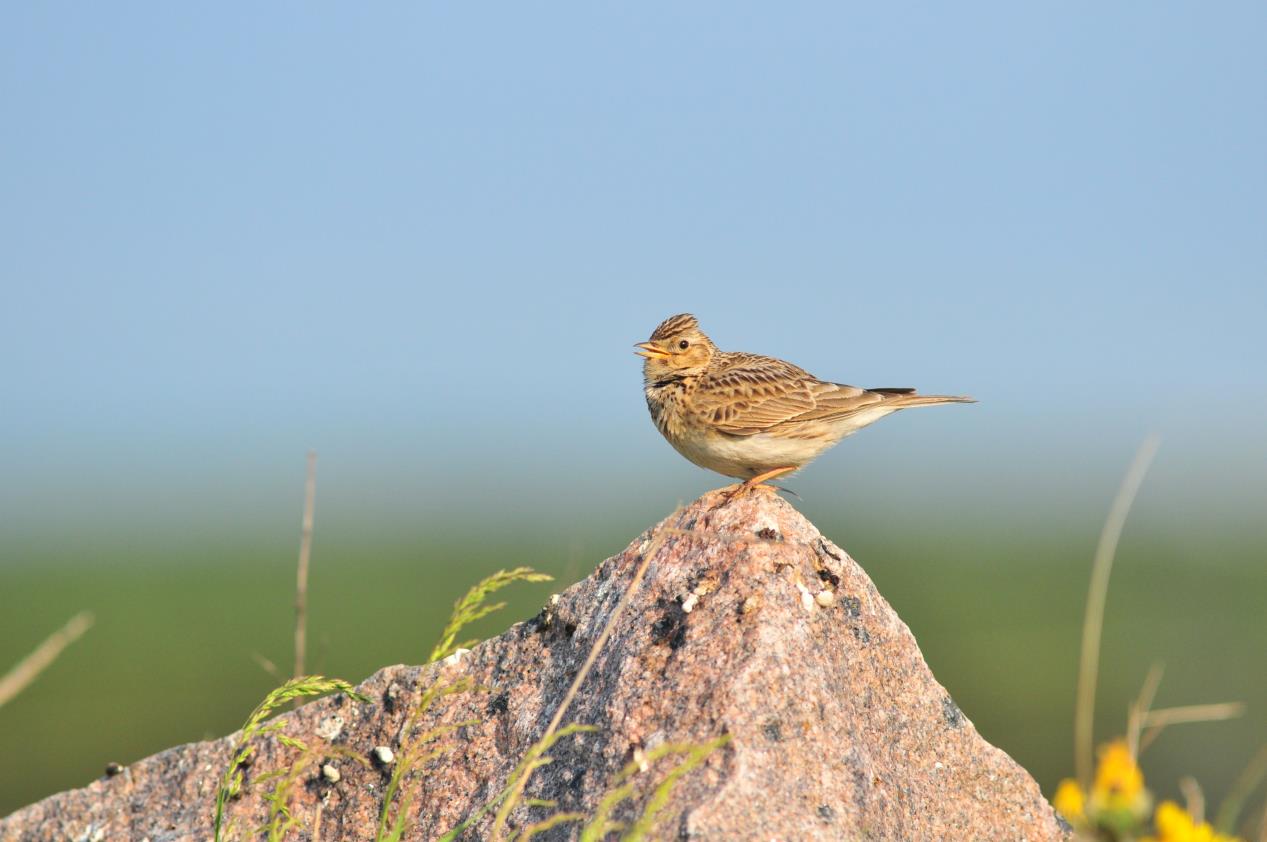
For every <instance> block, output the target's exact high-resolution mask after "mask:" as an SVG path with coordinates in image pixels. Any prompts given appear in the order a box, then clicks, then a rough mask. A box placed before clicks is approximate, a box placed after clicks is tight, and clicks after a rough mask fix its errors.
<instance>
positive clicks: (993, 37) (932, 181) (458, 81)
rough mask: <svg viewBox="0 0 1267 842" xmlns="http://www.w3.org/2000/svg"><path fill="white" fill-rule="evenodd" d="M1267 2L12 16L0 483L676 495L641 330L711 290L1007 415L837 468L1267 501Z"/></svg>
mask: <svg viewBox="0 0 1267 842" xmlns="http://www.w3.org/2000/svg"><path fill="white" fill-rule="evenodd" d="M1265 25H1267V7H1264V6H1262V5H1261V4H1256V3H1242V4H1235V3H1228V4H1219V5H1217V6H1208V5H1207V6H1198V5H1193V4H1186V5H1180V4H1146V3H1136V4H1113V5H1110V6H1104V5H1102V4H1094V5H1093V4H1068V3H1063V4H1054V3H1053V4H1019V5H1018V4H975V5H969V6H963V5H956V6H954V7H953V8H952V7H950V6H931V7H922V8H921V7H917V6H912V5H885V6H874V7H863V6H854V7H851V6H846V5H844V4H826V3H824V4H794V5H788V4H782V5H779V6H777V7H776V6H771V5H764V4H751V5H744V4H720V3H693V4H661V5H657V4H637V5H631V4H630V5H622V6H618V5H615V4H560V5H555V6H550V7H548V8H546V7H539V6H538V7H528V6H504V7H498V8H492V7H487V6H479V7H477V6H471V5H453V4H449V5H445V6H441V5H439V4H398V5H384V6H377V7H375V8H373V9H372V10H369V11H366V10H365V9H364V8H363V7H358V8H353V7H350V6H343V5H329V4H310V3H305V4H299V3H289V4H287V3H277V4H266V5H262V6H261V5H245V4H243V5H239V6H236V7H233V6H225V5H217V6H215V7H204V8H198V9H195V8H190V7H187V6H182V5H160V4H109V5H99V6H78V5H71V4H19V5H10V6H7V7H6V8H5V10H4V11H3V12H0V97H2V101H3V104H4V114H5V123H6V126H7V128H6V130H5V131H4V132H3V133H0V150H2V153H0V232H2V233H0V237H3V250H2V251H3V254H4V261H3V264H2V265H0V279H2V283H3V300H4V306H3V308H0V351H2V352H3V363H0V365H2V366H3V372H4V377H3V380H4V382H5V393H6V397H5V399H4V404H5V410H4V411H3V413H0V436H2V437H3V442H4V445H3V447H2V448H0V468H4V478H3V479H0V499H3V500H4V501H6V507H7V508H8V510H9V511H10V512H11V513H14V512H20V511H45V510H47V507H48V505H50V502H51V501H54V500H61V501H63V502H65V504H66V505H83V506H87V507H91V506H93V505H97V504H99V501H100V499H101V498H102V497H107V498H111V499H113V498H128V499H133V498H135V499H136V500H137V501H139V502H137V503H136V506H137V509H136V511H138V512H139V511H143V510H146V509H147V507H152V506H154V505H157V504H161V502H162V500H161V499H160V498H161V497H162V496H165V495H166V494H169V493H170V488H171V487H173V486H189V487H192V486H206V485H207V484H208V482H209V480H208V478H209V477H212V476H221V477H222V476H224V475H225V474H226V473H228V474H232V475H233V476H235V477H237V478H238V480H237V481H241V482H246V481H257V482H259V483H262V484H263V485H267V484H268V483H269V482H271V481H272V479H270V478H271V477H274V476H275V477H276V478H277V482H278V483H285V484H284V486H283V485H280V484H279V485H278V488H282V487H284V488H285V489H286V492H287V493H288V494H291V493H292V490H293V488H294V487H297V486H296V483H295V480H294V476H295V474H296V473H297V471H299V470H301V467H296V466H300V465H301V462H302V452H303V451H304V450H305V449H307V448H308V447H316V448H317V449H318V450H320V451H321V453H322V458H323V460H324V461H323V464H327V465H333V466H339V465H342V466H343V467H344V469H346V471H347V475H346V476H347V477H349V479H348V480H347V481H348V482H349V483H351V482H352V479H350V478H351V477H359V478H360V479H359V480H357V483H359V484H358V489H363V488H364V487H365V483H366V482H367V481H369V478H372V477H376V476H377V477H381V476H383V475H384V473H390V472H391V471H399V472H401V475H402V476H404V475H406V474H410V475H413V474H417V473H419V472H420V471H436V472H442V473H444V474H445V475H447V476H453V477H455V479H454V481H460V482H464V483H467V484H468V485H470V486H471V487H473V488H477V489H482V491H483V493H484V494H485V495H486V496H487V497H488V498H489V499H490V501H491V502H492V503H493V504H494V505H498V506H501V507H513V506H515V505H517V504H519V503H522V497H521V496H518V495H519V493H520V492H521V491H522V489H523V488H528V487H531V486H532V484H533V479H532V477H533V476H540V475H541V474H543V473H544V474H549V472H550V471H551V470H552V469H557V468H559V467H560V466H562V467H566V468H567V470H568V471H569V472H570V473H571V474H572V475H573V476H572V478H571V479H569V480H568V482H570V483H573V484H575V482H576V480H575V475H576V474H578V473H579V474H583V475H584V476H590V475H591V474H592V475H594V476H599V475H603V476H606V481H607V482H610V481H611V477H612V476H613V472H615V476H617V477H619V475H620V474H619V472H620V471H627V472H628V476H630V477H632V479H630V480H629V483H630V488H631V490H630V492H629V493H631V494H633V493H637V494H642V495H646V494H664V495H665V497H666V499H668V500H670V502H671V501H672V500H675V499H678V498H681V497H685V496H689V495H690V494H692V493H695V492H697V491H699V490H702V489H703V488H706V487H709V485H711V484H713V479H712V478H710V477H708V476H706V475H704V474H702V473H700V472H698V471H697V470H696V469H694V468H693V467H691V466H689V465H686V464H685V463H682V462H681V461H680V459H679V457H677V456H676V454H674V453H673V452H672V451H671V450H670V449H669V448H668V447H667V446H666V445H664V443H663V442H661V441H660V440H659V439H658V437H657V436H656V434H655V433H654V430H653V429H652V427H651V425H650V423H649V422H648V421H647V418H646V414H645V408H644V407H643V405H642V399H641V394H640V376H639V369H638V361H637V359H636V358H635V357H633V356H632V355H631V354H630V345H631V343H633V342H635V341H638V340H640V339H643V338H645V337H646V335H647V334H648V333H649V331H650V330H651V329H652V328H653V327H654V326H655V324H656V323H657V322H659V321H660V320H661V319H662V318H664V317H665V316H667V315H670V314H672V313H675V312H679V311H684V310H689V311H692V312H694V313H696V314H697V315H698V316H699V317H700V319H701V321H702V322H703V325H704V327H705V328H706V329H707V330H709V331H710V332H711V333H712V334H713V336H714V338H715V339H716V340H717V341H718V343H719V344H721V345H722V346H723V347H726V348H733V349H744V350H751V351H758V352H765V353H771V354H776V355H780V356H785V357H787V358H789V359H792V360H793V361H795V362H797V363H799V364H801V365H803V366H804V367H806V368H808V369H810V370H811V371H814V372H815V373H816V374H819V375H820V376H823V377H824V378H828V379H833V380H839V381H844V382H853V383H857V384H859V385H895V386H898V385H913V386H918V387H920V388H921V389H923V390H926V391H946V392H966V393H971V394H973V395H975V396H977V397H978V398H980V399H981V401H982V403H981V404H978V405H977V406H975V407H971V408H966V409H965V408H961V407H951V408H946V409H939V410H935V411H934V410H929V411H928V413H927V414H920V415H919V416H918V418H919V420H915V418H916V413H910V414H909V415H910V416H911V417H909V418H907V417H906V416H905V415H903V416H900V417H899V418H895V419H893V420H891V421H886V422H885V425H891V427H886V429H880V428H879V427H877V428H876V429H873V430H869V431H866V432H864V433H863V434H862V435H861V436H860V437H858V438H855V439H853V440H850V441H849V442H846V443H845V445H844V446H843V447H846V448H850V449H851V451H852V453H853V455H850V456H847V457H838V456H835V455H833V456H831V457H828V459H827V460H824V463H823V464H822V465H819V466H816V467H815V468H814V469H813V470H814V471H815V472H816V474H817V475H818V476H817V478H816V479H814V480H812V482H814V483H819V484H820V485H821V487H823V488H831V487H832V484H833V482H835V481H836V480H837V478H836V477H835V474H834V472H840V471H842V470H843V466H845V465H848V466H849V470H850V471H853V472H855V473H856V472H861V473H862V475H863V476H871V477H872V478H874V476H875V474H876V473H878V472H879V471H880V469H881V468H882V467H887V466H896V468H894V469H895V470H897V471H898V472H899V476H901V477H903V481H904V482H908V481H909V480H910V478H911V477H912V476H913V474H911V473H910V471H911V467H910V466H921V467H923V468H925V469H928V468H934V467H935V470H936V471H938V472H940V474H943V475H946V476H951V475H954V474H956V473H959V474H962V473H963V472H965V471H971V472H972V473H973V474H974V475H975V476H978V477H979V476H985V477H986V478H987V479H988V478H989V477H991V476H995V477H996V478H997V479H998V480H999V482H997V483H996V482H993V481H984V480H983V481H981V482H980V484H979V487H981V488H985V487H987V486H999V487H1003V488H1007V489H1010V491H1009V493H1012V492H1014V491H1015V490H1016V489H1015V488H1013V487H1012V486H1011V485H1008V483H1009V482H1016V480H1015V475H1016V474H1015V472H1017V471H1019V470H1020V469H1021V468H1031V467H1034V466H1046V467H1047V469H1049V473H1048V474H1041V473H1040V474H1039V476H1038V477H1037V479H1036V484H1038V485H1045V484H1047V483H1048V482H1050V481H1053V479H1054V478H1055V477H1058V476H1060V475H1061V474H1062V472H1064V471H1067V470H1068V467H1069V465H1070V464H1071V460H1074V461H1077V460H1085V461H1086V462H1087V463H1088V464H1091V463H1095V464H1103V467H1104V470H1105V472H1106V473H1107V474H1108V475H1114V474H1116V473H1117V472H1118V471H1119V470H1120V469H1121V467H1122V465H1123V464H1124V463H1125V462H1126V460H1127V459H1128V458H1129V453H1130V451H1131V450H1132V449H1133V447H1134V446H1135V444H1136V443H1137V442H1138V440H1139V439H1140V438H1141V437H1142V435H1143V434H1144V432H1146V431H1148V430H1159V431H1160V432H1161V433H1162V434H1163V435H1164V436H1166V437H1167V449H1166V450H1165V451H1163V461H1162V462H1159V465H1158V469H1159V471H1161V472H1163V475H1164V472H1165V471H1166V470H1170V471H1171V482H1172V483H1173V484H1174V487H1175V488H1176V489H1182V488H1188V487H1192V488H1197V487H1199V488H1201V489H1204V490H1205V491H1213V492H1214V493H1216V494H1217V493H1218V492H1220V491H1222V492H1223V493H1225V494H1234V493H1235V494H1240V493H1243V492H1244V491H1245V490H1246V489H1249V490H1250V491H1252V492H1253V494H1255V495H1267V489H1265V488H1264V483H1263V480H1262V477H1263V476H1264V474H1265V473H1267V472H1264V470H1263V469H1264V467H1267V435H1265V434H1264V429H1267V426H1265V425H1264V421H1267V389H1265V388H1264V387H1265V386H1267V374H1264V370H1263V362H1264V360H1267V339H1264V331H1263V328H1262V321H1263V314H1264V313H1267V283H1265V281H1267V237H1265V236H1264V233H1263V232H1264V231H1267V156H1264V154H1263V150H1264V149H1267V54H1265V53H1264V52H1263V50H1262V35H1263V33H1264V31H1267V29H1265ZM864 442H866V443H865V444H864ZM842 449H843V448H842ZM1171 454H1173V455H1171ZM1166 458H1170V459H1172V460H1173V461H1171V462H1169V463H1166V462H1165V459H1166ZM832 459H836V460H838V461H836V462H831V461H830V460H832ZM843 460H849V461H848V462H846V461H843ZM1167 464H1169V466H1170V467H1169V468H1167ZM831 465H835V468H832V467H830V466H831ZM282 466H284V468H283V467H282ZM402 466H404V467H402ZM903 466H906V467H905V468H903ZM903 470H905V471H907V473H905V474H903V473H902V471H903ZM68 477H74V478H76V479H75V482H74V483H71V485H73V486H74V487H75V489H78V490H73V489H72V490H71V491H68V490H67V485H68V483H67V478H68ZM1009 477H1012V479H1008V478H1009ZM252 478H253V480H252ZM806 481H807V482H810V481H811V480H810V479H809V476H808V475H807V479H806ZM402 482H404V480H402ZM595 482H597V480H595ZM895 482H896V480H895ZM558 484H560V485H562V484H563V483H562V481H559V483H558ZM159 486H164V487H165V488H166V489H167V490H166V491H164V492H163V493H162V494H161V495H160V494H159V493H158V492H156V491H155V490H154V489H155V488H157V487H159ZM232 487H234V482H229V483H228V484H227V485H226V486H225V488H232ZM580 487H581V488H582V489H590V488H593V487H596V486H594V485H586V484H584V483H582V485H581V486H580ZM949 487H950V486H949V485H947V486H938V487H937V490H938V491H942V490H946V489H948V488H949ZM221 490H222V491H223V493H225V494H229V493H238V492H230V491H226V490H224V489H221ZM512 490H513V491H512ZM397 491H399V489H395V490H393V488H391V487H388V486H384V487H382V488H379V489H378V491H376V492H373V494H370V496H374V494H378V495H379V496H391V495H393V494H395V493H396V492H397ZM415 491H417V488H415ZM345 493H349V494H351V493H352V492H345ZM366 493H369V492H366ZM419 493H421V492H419ZM577 493H579V494H582V495H583V493H584V491H582V492H577ZM1203 493H1205V492H1204V491H1203ZM67 495H69V496H67ZM499 495H504V496H499ZM292 496H293V494H292ZM1251 496H1252V495H1251ZM287 499H289V498H287ZM1253 499H1255V500H1261V499H1264V497H1263V496H1256V497H1253ZM94 501H96V502H94ZM116 502H117V501H116ZM1095 503H1096V505H1100V504H1101V503H1102V499H1100V498H1097V499H1096V500H1095Z"/></svg>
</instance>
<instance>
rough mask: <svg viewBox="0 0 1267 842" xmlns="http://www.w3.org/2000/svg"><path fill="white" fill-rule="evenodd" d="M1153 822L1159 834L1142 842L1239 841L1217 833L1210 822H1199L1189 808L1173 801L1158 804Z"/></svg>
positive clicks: (1141, 841)
mask: <svg viewBox="0 0 1267 842" xmlns="http://www.w3.org/2000/svg"><path fill="white" fill-rule="evenodd" d="M1153 824H1154V825H1156V826H1157V835H1156V836H1149V837H1145V838H1144V839H1142V840H1140V842H1238V840H1237V839H1236V838H1235V837H1232V836H1224V835H1223V834H1221V833H1215V832H1214V828H1212V827H1210V824H1209V822H1201V823H1197V821H1196V820H1194V819H1193V818H1192V816H1190V815H1188V811H1187V810H1185V809H1184V808H1182V807H1180V806H1179V805H1178V804H1176V803H1175V802H1173V801H1163V802H1161V804H1159V805H1157V812H1156V814H1154V815H1153Z"/></svg>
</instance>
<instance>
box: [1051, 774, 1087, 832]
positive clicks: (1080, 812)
mask: <svg viewBox="0 0 1267 842" xmlns="http://www.w3.org/2000/svg"><path fill="white" fill-rule="evenodd" d="M1085 802H1086V798H1085V796H1084V795H1083V794H1082V787H1080V786H1078V782H1077V781H1075V780H1074V779H1073V778H1065V779H1064V780H1063V781H1061V782H1060V786H1058V787H1056V794H1055V796H1053V797H1052V799H1051V804H1052V806H1053V807H1055V808H1056V812H1058V813H1060V815H1062V816H1064V817H1065V818H1066V819H1067V820H1068V821H1069V823H1070V824H1082V823H1083V822H1085V821H1086V818H1087V817H1086V813H1085V809H1086V804H1085Z"/></svg>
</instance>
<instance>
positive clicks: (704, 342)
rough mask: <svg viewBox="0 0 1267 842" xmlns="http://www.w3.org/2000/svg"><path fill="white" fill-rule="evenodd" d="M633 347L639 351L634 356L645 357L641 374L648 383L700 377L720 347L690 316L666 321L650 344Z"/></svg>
mask: <svg viewBox="0 0 1267 842" xmlns="http://www.w3.org/2000/svg"><path fill="white" fill-rule="evenodd" d="M634 347H636V348H637V349H638V350H637V351H634V353H635V354H637V355H638V356H640V357H645V358H646V362H645V363H643V365H642V371H643V374H644V376H645V377H646V379H647V380H648V381H655V380H661V379H663V378H665V377H672V376H675V375H679V376H680V375H690V374H699V373H700V372H702V371H703V370H704V369H705V368H707V367H708V364H709V362H710V361H711V360H712V359H713V354H715V353H717V346H716V345H714V344H713V342H712V340H711V339H709V338H708V337H707V336H705V335H704V332H703V331H702V330H700V329H699V322H698V321H696V319H695V317H694V316H692V315H691V314H690V313H680V314H678V315H676V316H670V317H669V318H667V319H665V320H664V321H663V322H661V323H660V326H659V327H657V328H656V329H655V332H653V333H652V334H651V339H650V340H649V341H647V342H640V343H638V344H637V345H635V346H634Z"/></svg>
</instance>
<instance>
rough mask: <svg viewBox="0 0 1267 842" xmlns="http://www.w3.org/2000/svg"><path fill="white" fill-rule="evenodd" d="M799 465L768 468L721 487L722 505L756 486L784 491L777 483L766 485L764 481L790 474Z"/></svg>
mask: <svg viewBox="0 0 1267 842" xmlns="http://www.w3.org/2000/svg"><path fill="white" fill-rule="evenodd" d="M799 467H800V466H799V465H789V466H787V467H784V468H774V469H773V470H769V471H766V472H764V473H761V474H757V475H756V476H755V477H751V478H750V479H746V480H744V481H743V482H741V483H739V484H737V485H732V486H729V487H727V488H724V489H722V492H721V493H722V495H723V499H722V505H723V506H724V505H726V504H727V503H729V502H730V501H731V500H735V499H737V498H738V497H740V496H742V495H744V494H745V493H747V492H749V491H752V490H753V489H756V488H768V489H770V490H772V491H774V492H776V493H777V492H779V491H784V490H786V489H782V488H779V487H778V486H777V485H766V481H767V480H772V479H774V478H775V477H781V476H783V475H784V474H790V473H792V472H793V471H795V470H797V469H798V468H799Z"/></svg>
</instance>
